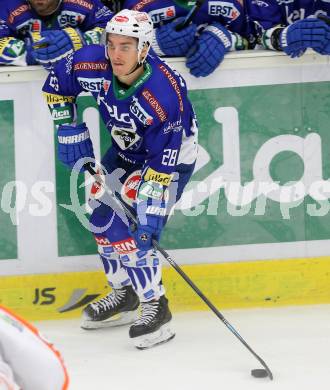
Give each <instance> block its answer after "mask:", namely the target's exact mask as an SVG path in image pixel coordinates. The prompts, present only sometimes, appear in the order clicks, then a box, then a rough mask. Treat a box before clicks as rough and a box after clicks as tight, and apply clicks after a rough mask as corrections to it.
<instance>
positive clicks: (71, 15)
mask: <svg viewBox="0 0 330 390" xmlns="http://www.w3.org/2000/svg"><path fill="white" fill-rule="evenodd" d="M84 19H85V15H83V14H80V13H79V12H73V11H62V12H61V13H60V15H58V17H57V21H58V24H59V25H60V26H61V27H64V26H72V27H76V26H78V25H80V24H81V23H82V22H83V21H84Z"/></svg>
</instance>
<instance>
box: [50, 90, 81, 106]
mask: <svg viewBox="0 0 330 390" xmlns="http://www.w3.org/2000/svg"><path fill="white" fill-rule="evenodd" d="M43 95H44V97H45V99H46V101H47V103H48V104H57V103H73V102H74V100H75V97H74V96H61V95H55V94H53V93H47V92H44V93H43Z"/></svg>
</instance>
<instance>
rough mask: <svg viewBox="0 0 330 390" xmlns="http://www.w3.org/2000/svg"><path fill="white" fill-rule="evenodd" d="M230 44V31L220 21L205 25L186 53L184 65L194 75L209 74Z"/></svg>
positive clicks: (226, 51)
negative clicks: (193, 44)
mask: <svg viewBox="0 0 330 390" xmlns="http://www.w3.org/2000/svg"><path fill="white" fill-rule="evenodd" d="M231 45H232V40H231V34H230V32H229V31H228V30H227V29H226V28H225V27H223V26H222V25H221V24H220V23H217V22H214V23H212V24H210V25H209V26H207V27H206V28H205V30H204V31H203V32H202V34H201V35H200V36H199V38H198V39H197V41H196V44H195V46H194V47H192V48H191V49H190V51H189V52H188V54H187V61H186V65H187V67H188V68H189V69H190V73H191V74H192V75H194V76H196V77H201V76H202V77H205V76H208V75H209V74H211V73H212V72H213V71H214V70H215V69H216V68H217V67H218V66H219V64H220V63H221V61H222V60H223V58H224V56H225V54H226V53H228V51H229V50H230V48H231Z"/></svg>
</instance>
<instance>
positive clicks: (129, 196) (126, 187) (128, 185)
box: [121, 170, 141, 206]
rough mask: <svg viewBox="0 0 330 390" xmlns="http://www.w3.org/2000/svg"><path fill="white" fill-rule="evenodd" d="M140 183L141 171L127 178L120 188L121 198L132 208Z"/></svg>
mask: <svg viewBox="0 0 330 390" xmlns="http://www.w3.org/2000/svg"><path fill="white" fill-rule="evenodd" d="M140 181H141V171H140V170H138V171H134V172H133V173H131V174H130V175H129V176H128V178H127V179H126V180H125V182H124V184H123V186H122V188H121V197H122V198H123V199H124V201H125V202H126V203H127V204H129V205H130V206H132V205H133V202H134V201H135V198H136V194H137V190H138V188H139V184H140Z"/></svg>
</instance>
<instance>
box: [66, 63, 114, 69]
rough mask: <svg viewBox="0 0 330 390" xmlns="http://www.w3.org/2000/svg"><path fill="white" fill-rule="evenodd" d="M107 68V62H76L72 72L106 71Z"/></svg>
mask: <svg viewBox="0 0 330 390" xmlns="http://www.w3.org/2000/svg"><path fill="white" fill-rule="evenodd" d="M108 68H109V64H108V63H107V62H77V63H76V64H75V65H74V70H107V69H108Z"/></svg>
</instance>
